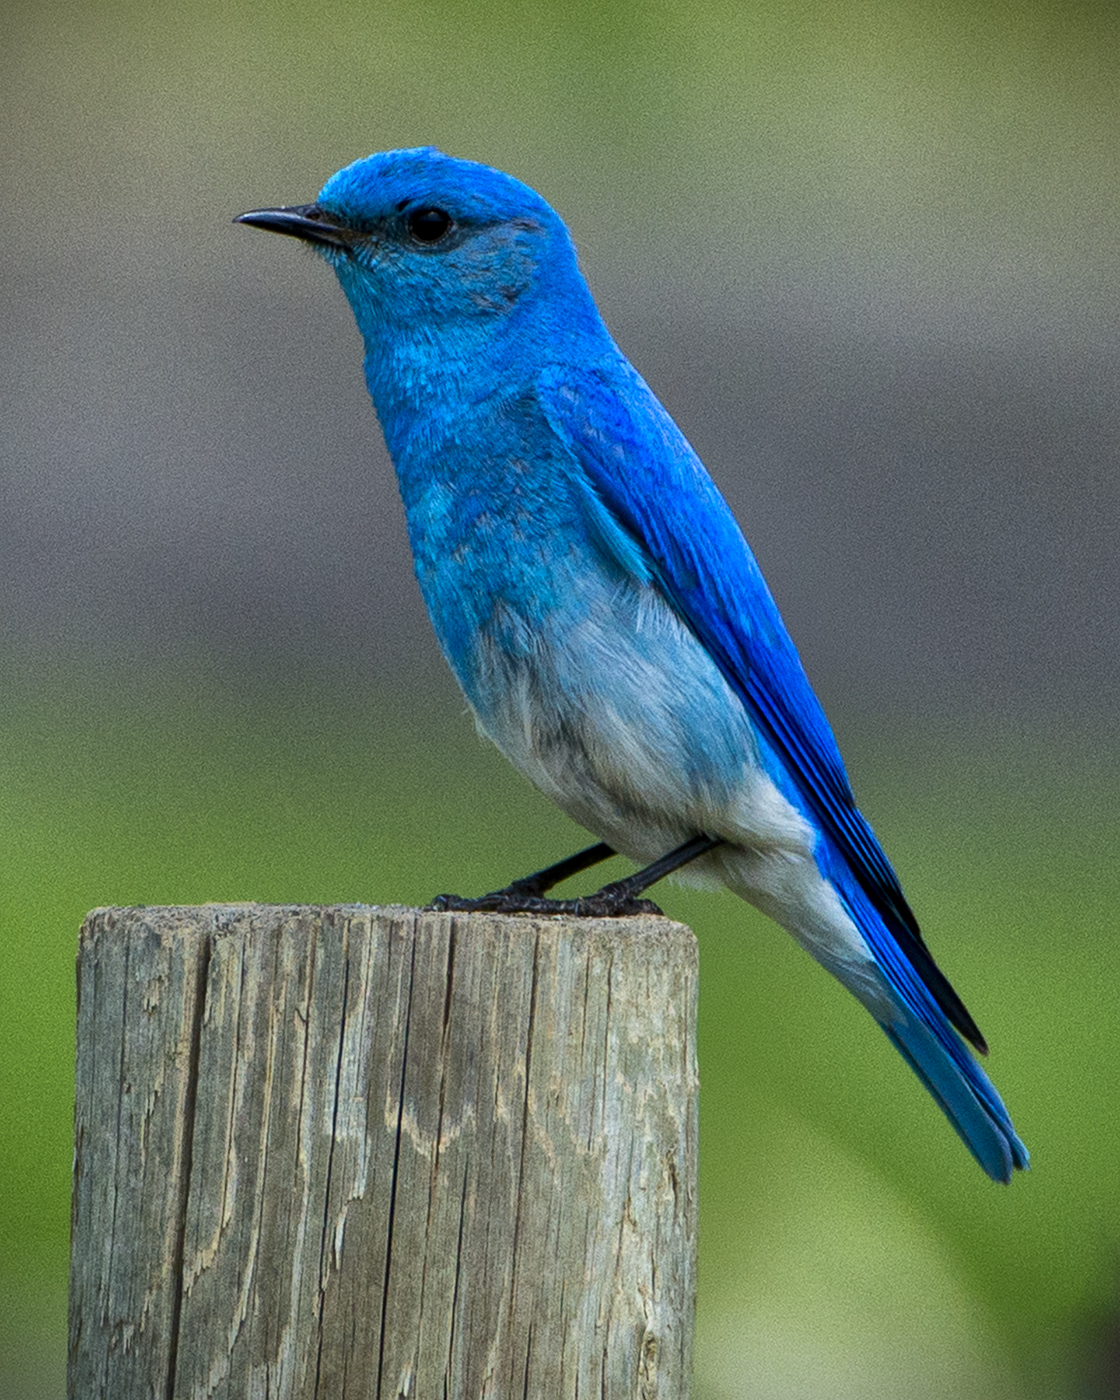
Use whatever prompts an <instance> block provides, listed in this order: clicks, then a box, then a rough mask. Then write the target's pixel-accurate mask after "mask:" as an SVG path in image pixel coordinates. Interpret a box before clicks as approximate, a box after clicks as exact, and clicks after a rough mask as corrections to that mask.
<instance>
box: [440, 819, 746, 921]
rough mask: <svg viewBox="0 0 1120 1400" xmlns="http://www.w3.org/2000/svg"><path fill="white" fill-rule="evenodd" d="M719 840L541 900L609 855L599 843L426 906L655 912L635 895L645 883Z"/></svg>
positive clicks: (594, 913)
mask: <svg viewBox="0 0 1120 1400" xmlns="http://www.w3.org/2000/svg"><path fill="white" fill-rule="evenodd" d="M722 844H723V838H722V837H720V836H694V837H693V838H692V840H691V841H686V842H685V843H684V844H683V845H682V846H678V847H677V848H676V849H675V850H672V851H670V852H669V853H668V855H664V856H662V857H661V859H660V860H655V861H654V862H653V864H652V865H647V866H646V867H645V868H644V869H642V870H638V871H636V872H635V873H634V874H633V875H628V876H626V878H625V879H623V880H615V881H614V883H613V884H610V885H604V886H603V888H602V889H601V890H597V891H596V892H595V894H589V895H581V896H579V897H578V898H576V899H544V898H542V897H541V896H542V894H543V892H544V891H545V890H549V889H551V888H552V886H553V885H556V884H559V883H560V881H561V880H566V879H567V878H568V876H569V875H575V874H578V872H579V871H581V870H586V869H588V867H589V866H592V865H597V864H598V863H599V862H600V861H601V860H606V859H607V857H608V856H611V855H614V850H613V849H612V847H610V846H607V845H605V844H602V843H600V844H599V845H598V846H589V847H588V848H587V850H585V851H580V852H578V854H576V855H574V856H569V858H568V859H567V860H562V861H559V862H558V863H557V864H556V865H550V866H548V867H547V868H546V869H545V870H539V871H537V873H536V874H535V875H527V876H526V877H525V878H524V879H523V880H515V881H514V882H513V884H512V885H507V886H506V887H505V889H502V890H495V891H494V892H493V894H484V895H482V897H481V898H479V899H462V898H460V897H459V896H458V895H447V894H441V895H437V896H436V898H435V899H433V900H432V902H431V904H429V905H428V908H429V909H432V910H455V911H460V912H466V913H472V912H477V913H484V912H485V913H493V914H574V915H577V916H583V917H586V918H614V917H617V916H619V915H624V914H660V913H661V910H660V909H659V908H658V907H657V905H656V904H654V902H653V901H652V900H650V899H639V898H638V896H639V895H640V894H641V893H642V892H643V891H644V890H647V889H649V887H650V885H653V884H655V883H656V882H657V881H658V880H661V879H664V877H665V876H666V875H671V874H672V873H673V871H674V870H679V869H680V868H681V866H682V865H687V864H688V863H689V861H693V860H696V859H697V858H698V857H699V856H702V855H706V854H707V853H708V851H710V850H713V849H714V848H715V847H716V846H721V845H722Z"/></svg>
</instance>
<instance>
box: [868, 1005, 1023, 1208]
mask: <svg viewBox="0 0 1120 1400" xmlns="http://www.w3.org/2000/svg"><path fill="white" fill-rule="evenodd" d="M880 1024H881V1025H882V1026H883V1029H884V1030H885V1031H886V1033H887V1035H888V1036H889V1037H890V1040H891V1042H892V1044H893V1045H894V1047H895V1049H896V1050H898V1052H899V1054H900V1055H902V1057H903V1059H905V1061H906V1063H907V1064H908V1065H909V1066H910V1068H911V1069H912V1070H913V1071H914V1073H915V1074H916V1075H917V1076H918V1078H919V1079H920V1080H921V1081H922V1083H923V1084H924V1085H925V1086H926V1088H927V1089H928V1090H929V1092H930V1093H931V1094H932V1095H933V1097H934V1099H935V1100H936V1101H937V1103H938V1104H939V1105H940V1106H941V1109H942V1112H943V1113H944V1114H945V1116H946V1118H948V1120H949V1122H950V1123H952V1125H953V1127H954V1128H955V1129H956V1130H957V1132H958V1133H959V1134H960V1137H961V1140H962V1141H963V1143H964V1145H965V1146H966V1147H967V1148H968V1150H969V1151H970V1152H971V1153H972V1155H973V1156H974V1157H975V1158H976V1160H977V1161H978V1162H979V1163H980V1165H981V1166H982V1167H983V1169H984V1170H985V1171H986V1172H987V1173H988V1175H989V1176H990V1177H991V1178H992V1180H993V1181H1001V1182H1007V1181H1010V1180H1011V1176H1012V1173H1013V1172H1014V1171H1016V1170H1018V1169H1021V1168H1025V1167H1027V1166H1029V1164H1030V1155H1029V1154H1028V1152H1027V1149H1026V1148H1025V1147H1024V1146H1023V1144H1022V1142H1021V1141H1020V1140H1019V1137H1018V1134H1017V1133H1016V1132H1015V1129H1014V1128H1013V1127H1012V1126H1011V1119H1010V1118H1009V1117H1008V1113H1007V1109H1006V1108H1004V1106H1003V1100H1002V1099H1001V1098H1000V1096H999V1094H998V1093H997V1092H996V1089H995V1086H994V1085H993V1084H992V1082H991V1080H990V1079H989V1078H988V1076H987V1075H986V1074H985V1073H984V1071H983V1070H982V1069H981V1068H980V1066H979V1065H978V1064H977V1063H976V1061H975V1060H974V1059H973V1058H972V1055H971V1054H970V1053H969V1051H968V1050H967V1049H966V1048H965V1046H964V1044H963V1043H962V1042H961V1041H960V1040H959V1039H958V1037H957V1035H956V1032H955V1031H953V1030H952V1029H951V1028H950V1027H949V1026H948V1025H946V1027H945V1028H944V1031H943V1032H941V1033H940V1034H938V1033H936V1032H934V1031H933V1030H931V1029H930V1028H929V1027H928V1026H926V1025H924V1024H923V1023H922V1022H921V1021H920V1020H919V1019H918V1018H917V1017H916V1016H915V1015H913V1014H912V1013H909V1014H908V1013H905V1012H904V1013H903V1015H902V1017H900V1019H898V1020H897V1021H894V1022H893V1023H891V1024H886V1023H883V1022H880Z"/></svg>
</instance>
